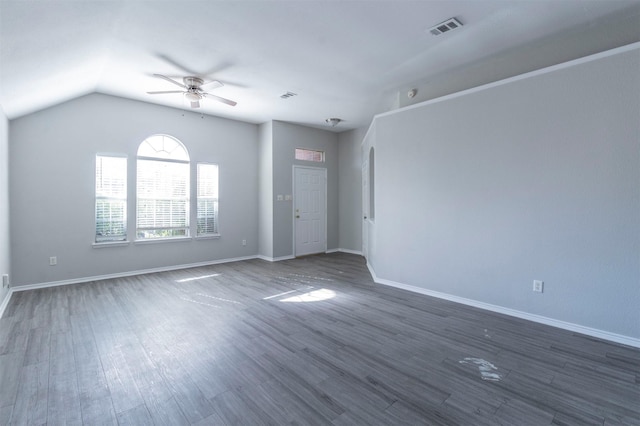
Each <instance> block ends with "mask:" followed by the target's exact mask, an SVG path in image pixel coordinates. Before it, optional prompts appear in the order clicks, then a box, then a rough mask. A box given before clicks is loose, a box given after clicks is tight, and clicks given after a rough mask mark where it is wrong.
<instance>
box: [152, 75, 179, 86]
mask: <svg viewBox="0 0 640 426" xmlns="http://www.w3.org/2000/svg"><path fill="white" fill-rule="evenodd" d="M153 76H154V77H158V78H161V79H163V80H167V81H168V82H170V83H173V84H176V85H178V86H180V87H184V88H185V89H187V86H185V85H184V84H182V83H180V82H177V81H175V80H174V79H172V78H169V77H167V76H166V75H162V74H154V75H153Z"/></svg>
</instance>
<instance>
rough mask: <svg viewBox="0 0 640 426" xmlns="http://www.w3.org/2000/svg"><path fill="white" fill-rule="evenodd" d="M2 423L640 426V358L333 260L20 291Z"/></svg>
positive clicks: (2, 342)
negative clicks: (383, 281) (389, 282)
mask: <svg viewBox="0 0 640 426" xmlns="http://www.w3.org/2000/svg"><path fill="white" fill-rule="evenodd" d="M0 405H1V407H0V424H2V425H6V424H37V425H42V424H49V425H54V424H55V425H57V424H86V425H97V424H120V425H153V424H156V425H163V424H165V425H182V424H184V425H187V424H198V425H217V424H220V425H226V424H241V425H262V424H270V425H285V424H297V425H323V424H335V425H405V424H410V425H419V424H425V425H456V424H460V425H484V424H486V425H548V424H558V425H640V350H638V349H634V348H629V347H625V346H621V345H616V344H613V343H610V342H605V341H600V340H597V339H594V338H591V337H587V336H582V335H577V334H574V333H571V332H567V331H563V330H559V329H555V328H551V327H547V326H544V325H540V324H536V323H531V322H527V321H524V320H520V319H516V318H511V317H506V316H502V315H499V314H495V313H491V312H486V311H482V310H479V309H475V308H471V307H468V306H463V305H458V304H455V303H451V302H447V301H443V300H439V299H434V298H430V297H427V296H422V295H418V294H414V293H410V292H405V291H402V290H398V289H394V288H388V287H384V286H380V285H376V284H374V283H373V282H372V280H371V277H370V275H369V273H368V271H367V268H366V266H365V263H364V260H363V259H362V258H361V257H359V256H355V255H349V254H342V253H335V254H328V255H319V256H310V257H306V258H301V259H295V260H290V261H283V262H277V263H268V262H265V261H261V260H250V261H243V262H236V263H228V264H222V265H215V266H210V267H202V268H194V269H187V270H181V271H174V272H165V273H157V274H149V275H140V276H135V277H130V278H122V279H111V280H104V281H96V282H90V283H86V284H78V285H69V286H63V287H57V288H48V289H41V290H32V291H24V292H18V293H15V294H14V295H13V298H12V300H11V302H10V304H9V306H8V308H7V310H6V312H5V314H4V316H3V318H2V319H0Z"/></svg>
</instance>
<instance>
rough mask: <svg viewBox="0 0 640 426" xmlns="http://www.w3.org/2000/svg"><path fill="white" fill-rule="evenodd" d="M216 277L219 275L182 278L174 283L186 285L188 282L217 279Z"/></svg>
mask: <svg viewBox="0 0 640 426" xmlns="http://www.w3.org/2000/svg"><path fill="white" fill-rule="evenodd" d="M218 276H220V274H211V275H201V276H199V277H189V278H183V279H181V280H176V282H177V283H186V282H189V281H197V280H204V279H206V278H213V277H218Z"/></svg>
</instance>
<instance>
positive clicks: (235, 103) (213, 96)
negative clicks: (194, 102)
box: [203, 93, 238, 106]
mask: <svg viewBox="0 0 640 426" xmlns="http://www.w3.org/2000/svg"><path fill="white" fill-rule="evenodd" d="M203 95H204V96H206V97H207V98H212V99H215V100H216V101H218V102H222V103H223V104H227V105H231V106H236V105H237V104H238V103H237V102H234V101H232V100H229V99H225V98H221V97H220V96H216V95H212V94H211V93H203Z"/></svg>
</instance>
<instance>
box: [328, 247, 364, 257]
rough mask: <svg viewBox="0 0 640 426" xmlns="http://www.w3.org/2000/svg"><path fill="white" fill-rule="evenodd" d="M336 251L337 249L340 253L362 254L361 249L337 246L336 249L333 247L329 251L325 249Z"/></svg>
mask: <svg viewBox="0 0 640 426" xmlns="http://www.w3.org/2000/svg"><path fill="white" fill-rule="evenodd" d="M337 251H339V252H341V253H349V254H357V255H358V256H362V252H361V251H357V250H351V249H345V248H338V249H334V250H331V251H328V250H327V253H333V252H337Z"/></svg>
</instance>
